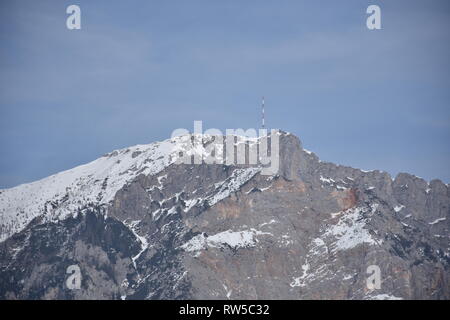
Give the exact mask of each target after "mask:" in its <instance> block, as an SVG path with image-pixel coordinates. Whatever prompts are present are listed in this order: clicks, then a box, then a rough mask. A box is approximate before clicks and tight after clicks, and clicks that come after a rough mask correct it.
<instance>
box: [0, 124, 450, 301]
mask: <svg viewBox="0 0 450 320" xmlns="http://www.w3.org/2000/svg"><path fill="white" fill-rule="evenodd" d="M183 139H184V140H183ZM186 141H187V140H186V138H177V139H172V140H168V141H165V142H161V143H154V144H151V145H145V146H136V147H132V148H129V149H125V150H118V151H115V152H112V153H110V154H108V155H105V156H104V157H102V158H100V159H98V160H96V161H94V162H92V163H90V164H87V165H84V166H80V167H77V168H74V169H72V170H69V171H66V172H62V173H60V174H57V175H55V176H52V177H49V178H46V179H44V180H41V181H37V182H34V183H32V184H28V185H22V186H19V187H16V188H13V189H7V190H0V218H1V221H0V239H1V240H2V242H1V243H0V298H1V299H55V298H57V299H397V298H403V299H449V298H450V279H449V277H450V273H449V262H450V246H449V244H450V233H449V227H450V224H449V222H450V221H449V220H450V219H449V217H450V215H449V213H450V194H449V186H448V185H445V184H443V183H442V182H441V181H439V180H433V181H431V182H429V183H427V182H426V181H424V180H423V179H420V178H418V177H415V176H412V175H409V174H403V173H402V174H399V175H398V176H397V177H396V178H395V179H394V180H393V179H391V177H390V176H389V175H388V174H387V173H384V172H380V171H370V172H364V171H361V170H358V169H353V168H349V167H344V166H338V165H334V164H332V163H326V162H321V161H320V160H319V159H318V158H317V156H316V155H315V154H313V153H311V152H309V151H306V150H304V149H303V148H302V146H301V143H300V141H299V140H298V139H297V138H296V137H295V136H293V135H291V134H287V133H281V134H280V170H279V172H278V174H276V175H270V176H267V175H262V174H261V168H259V167H256V166H249V165H240V166H234V165H223V164H205V163H203V164H192V165H188V164H177V163H176V162H175V161H174V159H175V158H176V156H177V153H178V152H179V150H181V149H182V148H183V146H185V145H186ZM173 150H175V151H174V152H173ZM70 265H77V266H79V268H80V271H81V277H82V280H81V286H80V289H69V288H68V287H67V285H66V279H67V277H68V276H69V275H68V274H67V273H66V271H67V267H68V266H70ZM373 265H375V266H378V267H379V270H380V272H381V274H380V279H381V285H380V288H379V289H378V288H370V289H369V287H368V286H367V279H368V278H369V277H370V276H371V274H369V273H367V268H368V267H369V266H373Z"/></svg>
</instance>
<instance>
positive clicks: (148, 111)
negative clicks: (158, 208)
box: [0, 0, 450, 187]
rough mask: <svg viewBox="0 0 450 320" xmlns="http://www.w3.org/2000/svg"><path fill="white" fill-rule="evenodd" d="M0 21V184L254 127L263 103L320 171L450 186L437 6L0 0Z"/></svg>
mask: <svg viewBox="0 0 450 320" xmlns="http://www.w3.org/2000/svg"><path fill="white" fill-rule="evenodd" d="M71 4H77V5H79V6H80V7H81V12H82V29H81V30H68V29H67V28H66V18H67V16H68V15H67V14H66V12H65V11H66V8H67V6H69V5H71ZM370 4H377V5H379V6H380V7H381V10H382V30H375V31H370V30H368V29H367V28H366V23H365V21H366V18H367V14H366V13H365V11H366V8H367V7H368V6H369V5H370ZM0 26H1V27H0V40H1V47H0V70H1V72H0V149H1V157H0V187H11V186H15V185H18V184H20V183H24V182H30V181H33V180H37V179H40V178H43V177H45V176H48V175H50V174H53V173H56V172H59V171H61V170H65V169H69V168H71V167H74V166H76V165H79V164H82V163H86V162H89V161H91V160H94V159H95V158H97V157H99V156H101V155H102V154H104V153H106V152H109V151H111V150H113V149H117V148H122V147H126V146H129V145H135V144H141V143H150V142H153V141H155V140H162V139H166V138H168V137H169V136H170V134H171V132H172V130H174V129H176V128H187V129H192V126H193V121H194V120H203V123H204V127H205V128H219V129H221V130H225V128H254V127H258V126H259V116H260V100H261V96H262V95H264V96H265V97H266V106H267V109H266V115H267V124H268V126H270V127H272V128H281V129H283V130H285V131H289V132H292V133H294V134H296V135H297V136H299V137H300V139H301V140H302V142H303V144H304V146H305V147H306V148H307V149H310V150H312V151H314V152H316V153H317V154H318V155H319V157H320V158H321V159H323V160H326V161H332V162H335V163H339V164H344V165H350V166H353V167H357V168H362V169H366V170H367V169H380V170H384V171H387V172H389V173H391V174H392V175H395V174H397V173H398V172H410V173H413V174H416V175H418V176H421V177H423V178H425V179H427V180H430V179H433V178H440V179H441V180H443V181H444V182H446V183H448V182H450V170H449V164H450V146H449V138H450V108H449V107H450V105H449V102H450V73H449V70H450V2H449V1H447V0H442V1H439V0H432V1H413V0H408V1H404V0H397V1H381V0H371V1H362V0H349V1H334V0H327V1H325V0H321V1H313V0H308V1H300V0H297V1H256V0H250V1H242V0H240V1H236V0H231V1H211V0H208V1H207V0H205V1H198V0H192V1H172V0H171V1H144V0H142V1H123V0H122V1H107V0H103V1H102V0H96V1H91V0H89V1H62V0H54V1H23V0H21V1H16V0H14V1H13V0H2V1H1V2H0Z"/></svg>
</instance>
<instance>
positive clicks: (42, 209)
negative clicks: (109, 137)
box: [0, 135, 204, 241]
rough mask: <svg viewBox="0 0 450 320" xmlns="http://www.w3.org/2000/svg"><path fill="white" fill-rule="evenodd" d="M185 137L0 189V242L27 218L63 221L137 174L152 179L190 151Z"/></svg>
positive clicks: (111, 193)
mask: <svg viewBox="0 0 450 320" xmlns="http://www.w3.org/2000/svg"><path fill="white" fill-rule="evenodd" d="M190 137H191V136H190V135H184V136H180V137H175V138H173V139H168V140H165V141H162V142H156V143H152V144H148V145H136V146H133V147H130V148H126V149H121V150H116V151H113V152H111V153H109V154H106V155H104V156H103V157H101V158H99V159H97V160H94V161H92V162H90V163H87V164H85V165H81V166H78V167H75V168H73V169H70V170H67V171H63V172H60V173H57V174H55V175H52V176H49V177H47V178H44V179H42V180H39V181H35V182H32V183H27V184H23V185H19V186H17V187H14V188H11V189H3V190H0V241H4V240H5V239H6V238H8V237H9V236H10V235H12V234H14V233H16V232H18V231H20V230H22V229H23V228H24V227H25V226H26V225H27V224H28V223H29V222H30V221H31V220H32V219H34V218H35V217H37V216H39V215H44V218H45V220H47V221H48V220H54V219H63V218H65V217H67V215H69V214H73V213H74V212H76V211H77V209H78V208H79V207H81V206H84V205H87V204H90V203H92V204H97V205H101V204H107V203H108V202H110V201H111V200H112V199H113V198H114V195H115V194H116V192H117V191H118V190H120V189H121V188H122V187H123V186H124V185H126V184H127V183H129V182H131V181H132V180H133V179H135V178H136V177H137V176H138V175H140V174H144V175H153V174H157V173H158V172H160V171H162V170H163V169H164V168H166V167H167V166H169V165H170V164H172V163H174V162H175V161H176V159H177V157H178V156H179V153H180V151H184V152H186V153H187V154H193V153H197V152H199V153H203V152H204V148H203V147H202V146H201V145H200V146H198V145H196V146H195V148H193V147H192V144H191V143H190Z"/></svg>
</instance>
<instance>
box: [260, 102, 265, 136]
mask: <svg viewBox="0 0 450 320" xmlns="http://www.w3.org/2000/svg"><path fill="white" fill-rule="evenodd" d="M261 111H262V114H261V116H262V129H264V128H265V117H264V97H262V104H261Z"/></svg>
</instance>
